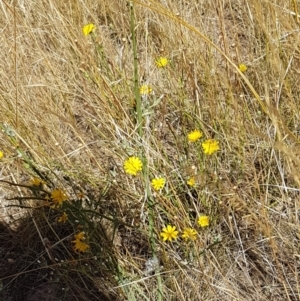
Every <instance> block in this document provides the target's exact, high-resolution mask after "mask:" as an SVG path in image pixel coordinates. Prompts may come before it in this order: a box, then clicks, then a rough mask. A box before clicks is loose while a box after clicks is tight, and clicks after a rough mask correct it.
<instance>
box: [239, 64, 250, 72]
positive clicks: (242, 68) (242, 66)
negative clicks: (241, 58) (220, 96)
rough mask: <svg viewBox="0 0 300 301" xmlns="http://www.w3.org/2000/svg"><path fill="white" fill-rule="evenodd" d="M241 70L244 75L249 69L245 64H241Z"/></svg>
mask: <svg viewBox="0 0 300 301" xmlns="http://www.w3.org/2000/svg"><path fill="white" fill-rule="evenodd" d="M239 69H240V71H241V72H243V73H244V72H246V71H247V69H248V67H247V66H246V65H244V64H240V65H239Z"/></svg>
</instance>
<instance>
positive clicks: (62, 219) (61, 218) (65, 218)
mask: <svg viewBox="0 0 300 301" xmlns="http://www.w3.org/2000/svg"><path fill="white" fill-rule="evenodd" d="M67 220H68V215H67V213H66V212H64V213H63V215H62V216H61V217H60V218H59V219H58V222H59V223H65V222H66V221H67Z"/></svg>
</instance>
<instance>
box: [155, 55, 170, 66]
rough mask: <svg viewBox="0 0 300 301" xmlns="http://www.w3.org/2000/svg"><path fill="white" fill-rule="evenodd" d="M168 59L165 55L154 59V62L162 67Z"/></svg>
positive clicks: (166, 63)
mask: <svg viewBox="0 0 300 301" xmlns="http://www.w3.org/2000/svg"><path fill="white" fill-rule="evenodd" d="M168 63H169V60H168V59H167V58H166V57H159V58H157V59H156V61H155V64H156V66H157V67H158V68H164V67H166V66H167V65H168Z"/></svg>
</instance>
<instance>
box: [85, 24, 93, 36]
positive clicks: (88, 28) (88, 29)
mask: <svg viewBox="0 0 300 301" xmlns="http://www.w3.org/2000/svg"><path fill="white" fill-rule="evenodd" d="M95 29H96V26H95V25H94V24H92V23H89V24H86V25H84V26H83V28H82V31H83V34H84V35H85V36H88V35H89V34H90V33H92V32H93V31H94V30H95Z"/></svg>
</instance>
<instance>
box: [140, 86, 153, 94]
mask: <svg viewBox="0 0 300 301" xmlns="http://www.w3.org/2000/svg"><path fill="white" fill-rule="evenodd" d="M151 92H152V88H151V87H150V86H148V85H142V86H141V87H140V94H141V95H147V94H150V93H151Z"/></svg>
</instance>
